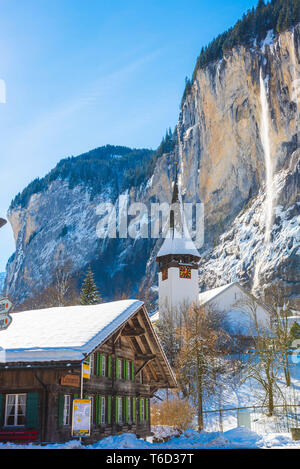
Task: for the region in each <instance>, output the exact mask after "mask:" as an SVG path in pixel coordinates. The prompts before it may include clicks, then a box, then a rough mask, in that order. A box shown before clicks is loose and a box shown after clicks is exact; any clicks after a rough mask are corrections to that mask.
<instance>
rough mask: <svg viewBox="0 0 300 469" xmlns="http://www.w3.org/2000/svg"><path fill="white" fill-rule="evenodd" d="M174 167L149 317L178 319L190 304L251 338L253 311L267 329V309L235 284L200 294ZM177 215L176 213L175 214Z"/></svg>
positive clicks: (195, 252)
mask: <svg viewBox="0 0 300 469" xmlns="http://www.w3.org/2000/svg"><path fill="white" fill-rule="evenodd" d="M181 205H182V204H181V195H180V192H179V184H178V174H177V165H176V173H175V181H174V187H173V195H172V208H171V210H170V217H169V226H168V230H167V232H166V233H167V234H166V238H165V239H164V241H163V244H162V246H161V248H160V250H159V251H158V253H157V256H156V261H157V263H158V294H159V299H158V311H157V312H156V313H154V314H153V315H152V316H151V321H152V322H153V323H155V322H156V321H158V320H162V321H163V319H164V315H166V314H169V313H170V312H171V314H172V315H173V316H174V318H175V317H176V318H177V319H178V318H179V317H180V312H181V311H182V310H183V309H186V308H188V307H189V306H190V305H192V304H196V305H198V306H199V307H200V306H202V307H204V308H208V309H209V310H214V311H216V312H219V313H222V314H223V315H224V327H225V328H226V329H227V330H228V332H230V333H231V334H233V335H239V336H252V335H253V334H254V333H255V331H254V318H253V317H251V316H253V309H255V315H256V316H257V320H258V324H259V325H260V326H261V327H264V328H267V327H268V325H269V319H270V309H269V308H268V307H267V306H266V305H264V304H263V303H262V302H261V301H259V300H258V299H257V298H255V297H254V296H253V295H252V294H251V293H250V292H248V291H247V290H246V289H245V288H244V287H242V286H241V285H240V284H239V283H238V282H232V283H228V284H224V285H222V286H219V287H217V288H213V289H211V290H207V291H204V292H201V293H200V292H199V277H198V265H199V261H200V254H199V252H198V250H197V249H196V247H195V244H194V242H193V240H192V239H191V237H190V234H189V232H188V229H187V223H186V220H185V216H184V212H183V210H179V211H178V210H177V213H176V210H174V209H173V207H176V206H177V207H180V206H181ZM178 212H179V213H178Z"/></svg>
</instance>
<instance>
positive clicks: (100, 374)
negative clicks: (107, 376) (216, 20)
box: [99, 353, 103, 376]
mask: <svg viewBox="0 0 300 469" xmlns="http://www.w3.org/2000/svg"><path fill="white" fill-rule="evenodd" d="M102 365H103V353H100V365H99V366H100V370H99V371H100V373H99V376H103V374H102Z"/></svg>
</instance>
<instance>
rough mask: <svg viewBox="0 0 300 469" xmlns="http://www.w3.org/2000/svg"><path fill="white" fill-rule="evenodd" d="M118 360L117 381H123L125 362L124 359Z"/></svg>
mask: <svg viewBox="0 0 300 469" xmlns="http://www.w3.org/2000/svg"><path fill="white" fill-rule="evenodd" d="M117 360H118V376H117V379H123V375H122V371H123V366H122V364H123V360H122V358H117Z"/></svg>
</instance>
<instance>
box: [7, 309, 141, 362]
mask: <svg viewBox="0 0 300 469" xmlns="http://www.w3.org/2000/svg"><path fill="white" fill-rule="evenodd" d="M142 305H143V302H142V301H138V300H122V301H113V302H110V303H102V304H99V305H91V306H68V307H59V308H49V309H41V310H34V311H24V312H22V313H15V314H12V318H13V321H12V323H11V325H10V326H9V327H8V328H7V329H6V330H3V331H0V363H10V362H34V361H37V362H44V361H61V360H63V361H65V360H66V361H68V360H70V361H71V360H82V359H83V358H84V357H85V355H86V354H89V353H91V352H92V350H94V348H95V347H97V346H98V345H100V344H101V343H102V342H103V341H104V340H106V339H107V338H108V337H109V336H110V335H111V334H112V333H113V332H114V331H115V330H116V329H118V328H119V327H120V326H121V325H122V324H123V323H125V322H126V321H127V320H128V319H129V318H130V317H131V316H132V315H133V314H134V313H135V312H136V311H137V310H138V309H139V308H140V307H141V306H142Z"/></svg>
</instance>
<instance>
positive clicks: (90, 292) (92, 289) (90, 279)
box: [80, 267, 101, 305]
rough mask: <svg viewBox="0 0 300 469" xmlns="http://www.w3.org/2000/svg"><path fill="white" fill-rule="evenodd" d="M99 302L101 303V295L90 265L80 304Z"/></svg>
mask: <svg viewBox="0 0 300 469" xmlns="http://www.w3.org/2000/svg"><path fill="white" fill-rule="evenodd" d="M99 303H101V295H100V294H99V292H98V289H97V286H96V284H95V281H94V275H93V272H92V269H91V267H89V268H88V271H87V274H86V277H85V279H84V281H83V284H82V287H81V292H80V304H81V305H97V304H99Z"/></svg>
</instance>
